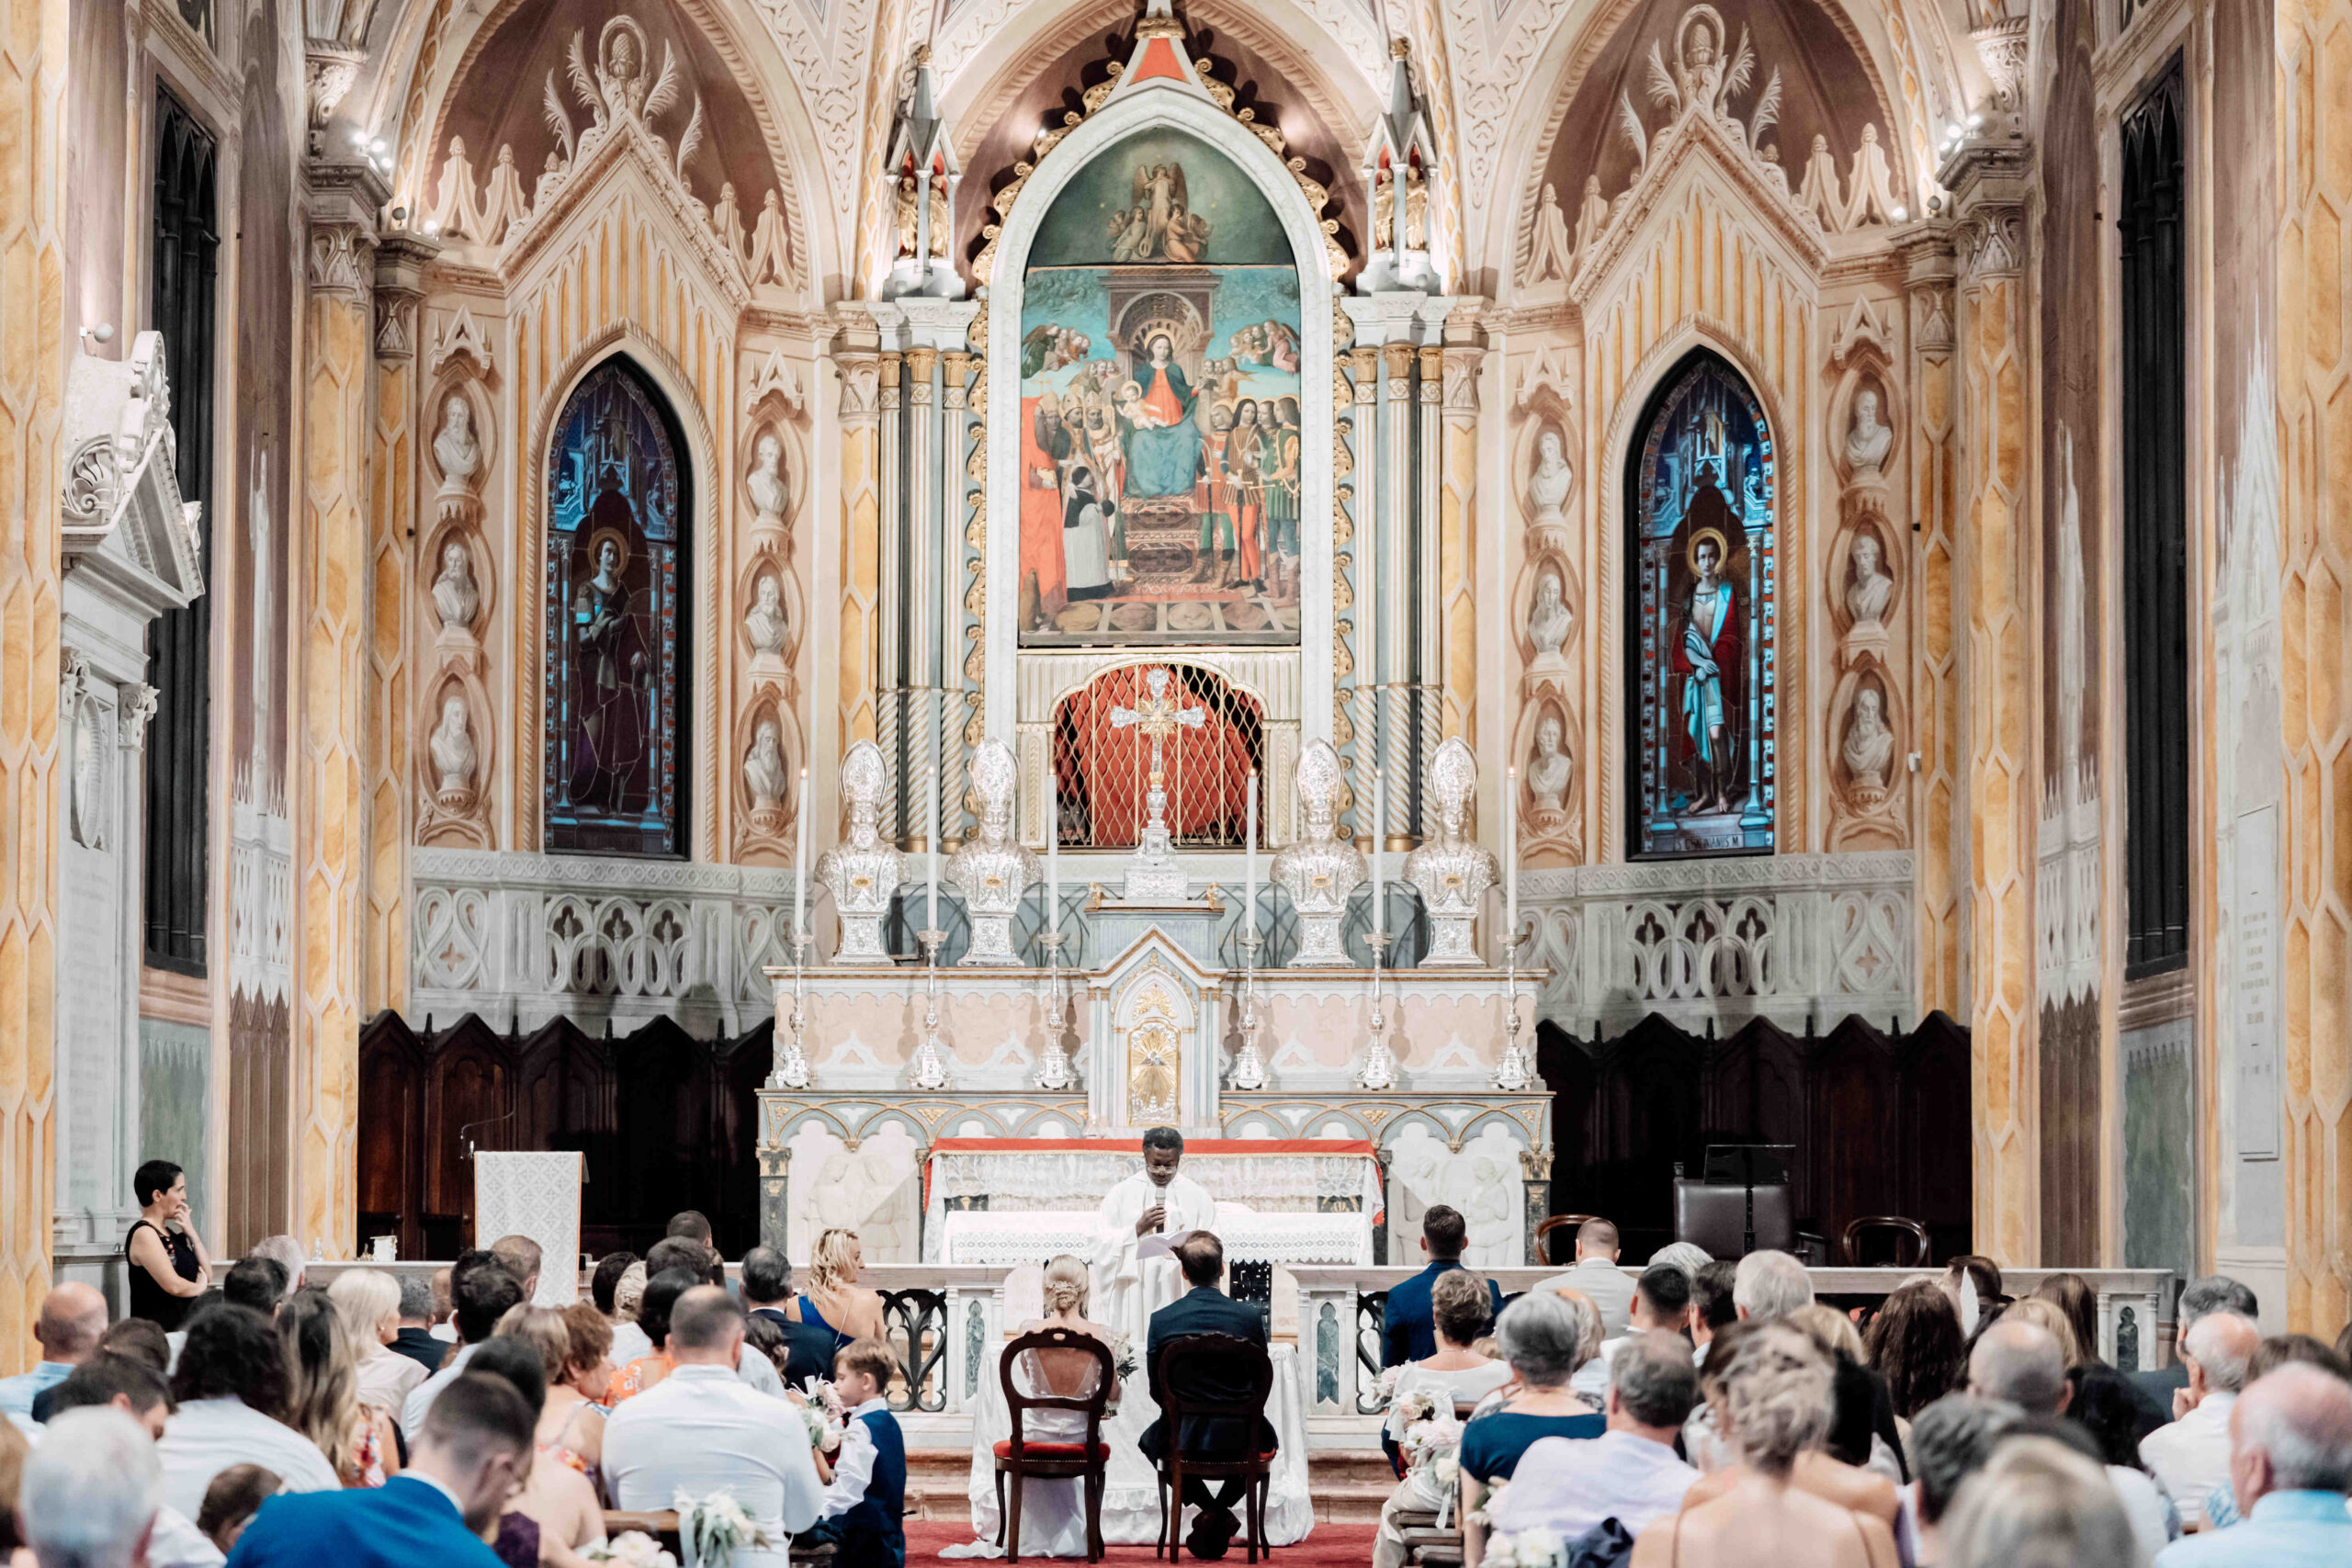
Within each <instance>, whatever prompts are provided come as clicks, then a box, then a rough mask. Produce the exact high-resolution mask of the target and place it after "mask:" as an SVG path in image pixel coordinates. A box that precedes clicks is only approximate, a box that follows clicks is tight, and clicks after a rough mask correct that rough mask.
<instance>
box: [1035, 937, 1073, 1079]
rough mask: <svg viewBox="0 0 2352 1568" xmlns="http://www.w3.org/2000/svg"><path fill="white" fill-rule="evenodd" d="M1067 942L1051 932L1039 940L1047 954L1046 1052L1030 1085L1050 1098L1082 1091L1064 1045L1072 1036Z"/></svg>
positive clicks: (1041, 994)
mask: <svg viewBox="0 0 2352 1568" xmlns="http://www.w3.org/2000/svg"><path fill="white" fill-rule="evenodd" d="M1066 940H1068V939H1067V938H1065V937H1064V936H1063V935H1062V933H1061V932H1059V931H1045V932H1042V933H1040V934H1039V936H1038V938H1037V945H1038V946H1040V947H1042V948H1044V949H1045V950H1046V980H1045V985H1044V987H1043V988H1042V989H1041V990H1040V991H1039V993H1038V998H1037V999H1038V1001H1039V1002H1040V1003H1041V1004H1042V1005H1043V1007H1044V1010H1045V1014H1046V1048H1045V1049H1044V1050H1043V1051H1040V1052H1039V1053H1038V1054H1037V1070H1036V1072H1035V1074H1034V1075H1032V1077H1030V1079H1029V1081H1030V1082H1031V1083H1033V1084H1035V1085H1036V1086H1037V1087H1038V1088H1039V1089H1044V1090H1045V1091H1046V1093H1048V1094H1057V1093H1059V1092H1060V1091H1061V1090H1063V1089H1075V1088H1077V1087H1078V1070H1077V1069H1076V1068H1075V1067H1073V1066H1070V1060H1069V1049H1068V1048H1067V1047H1066V1046H1064V1045H1063V1044H1062V1037H1063V1036H1064V1035H1065V1034H1067V1033H1069V980H1068V979H1067V977H1065V976H1064V975H1063V974H1062V970H1061V964H1060V958H1061V949H1062V943H1063V942H1065V941H1066Z"/></svg>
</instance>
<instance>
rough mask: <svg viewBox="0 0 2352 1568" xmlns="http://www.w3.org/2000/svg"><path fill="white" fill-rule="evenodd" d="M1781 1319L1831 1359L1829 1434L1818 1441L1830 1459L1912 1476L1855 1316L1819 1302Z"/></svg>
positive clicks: (1893, 1476) (1892, 1477)
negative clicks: (1864, 1360)
mask: <svg viewBox="0 0 2352 1568" xmlns="http://www.w3.org/2000/svg"><path fill="white" fill-rule="evenodd" d="M1781 1321H1783V1322H1785V1323H1786V1324H1788V1325H1789V1326H1790V1327H1792V1328H1794V1329H1796V1330H1798V1331H1799V1332H1801V1333H1803V1334H1804V1335H1805V1336H1806V1337H1809V1338H1810V1339H1812V1341H1813V1342H1814V1343H1815V1345H1817V1346H1819V1347H1820V1348H1821V1353H1822V1354H1823V1355H1825V1356H1827V1357H1828V1358H1829V1364H1830V1372H1831V1375H1832V1377H1833V1378H1834V1379H1835V1383H1834V1392H1833V1393H1832V1394H1831V1395H1830V1405H1831V1411H1830V1417H1829V1437H1828V1438H1827V1440H1826V1442H1824V1443H1823V1444H1822V1448H1823V1450H1824V1451H1826V1453H1828V1454H1829V1455H1830V1457H1831V1458H1833V1459H1836V1460H1838V1461H1842V1462H1844V1463H1847V1464H1850V1465H1858V1466H1860V1467H1862V1468H1864V1469H1869V1470H1875V1471H1877V1472H1880V1473H1881V1474H1883V1475H1884V1476H1885V1477H1886V1478H1887V1479H1888V1480H1889V1481H1892V1482H1894V1483H1895V1484H1897V1485H1898V1486H1899V1485H1902V1484H1903V1483H1906V1482H1908V1481H1909V1480H1910V1479H1911V1472H1909V1471H1908V1470H1907V1469H1905V1466H1904V1461H1903V1434H1902V1432H1901V1431H1900V1430H1899V1429H1898V1428H1897V1427H1895V1424H1894V1400H1893V1399H1892V1398H1890V1397H1889V1396H1888V1394H1887V1392H1886V1380H1885V1379H1883V1378H1882V1377H1880V1376H1879V1375H1878V1374H1877V1373H1876V1372H1873V1371H1871V1370H1870V1369H1869V1368H1868V1367H1866V1366H1864V1365H1863V1364H1862V1337H1861V1334H1860V1332H1859V1331H1858V1330H1857V1329H1856V1328H1855V1327H1854V1320H1853V1319H1852V1318H1850V1317H1848V1316H1847V1315H1846V1314H1844V1313H1842V1312H1839V1311H1838V1309H1837V1308H1835V1307H1831V1306H1824V1305H1823V1304H1822V1303H1819V1302H1815V1303H1811V1304H1809V1305H1806V1306H1801V1307H1799V1308H1797V1310H1796V1311H1794V1312H1792V1313H1791V1314H1789V1315H1788V1316H1787V1317H1786V1318H1784V1319H1782V1320H1781Z"/></svg>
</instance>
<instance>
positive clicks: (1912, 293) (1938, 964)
mask: <svg viewBox="0 0 2352 1568" xmlns="http://www.w3.org/2000/svg"><path fill="white" fill-rule="evenodd" d="M1904 260H1905V268H1906V279H1905V297H1906V299H1907V300H1908V309H1909V311H1910V328H1911V330H1910V334H1909V336H1910V346H1911V385H1912V389H1913V392H1912V397H1911V399H1910V412H1911V441H1910V446H1909V450H1910V454H1911V516H1912V520H1913V521H1914V522H1915V523H1916V524H1917V526H1918V531H1917V534H1915V535H1914V536H1913V544H1912V549H1911V559H1912V567H1913V570H1914V572H1915V573H1916V574H1917V576H1916V581H1917V584H1918V587H1917V591H1916V593H1915V596H1914V598H1913V601H1912V602H1913V603H1914V604H1916V605H1917V606H1919V608H1918V610H1917V618H1916V620H1915V621H1914V623H1913V624H1914V625H1915V626H1917V641H1916V643H1915V644H1914V647H1915V649H1917V653H1916V656H1915V659H1914V662H1913V667H1912V669H1913V673H1912V696H1911V715H1912V734H1913V736H1914V737H1915V741H1916V744H1917V750H1918V752H1919V795H1918V812H1919V817H1918V829H1917V832H1918V839H1917V845H1918V848H1917V865H1918V868H1919V869H1918V927H1919V975H1918V983H1919V1001H1918V1010H1919V1011H1920V1013H1921V1014H1922V1015H1924V1014H1926V1013H1928V1012H1929V1011H1931V1010H1937V1009H1941V1010H1943V1011H1945V1012H1947V1013H1950V1014H1951V1015H1952V1016H1953V1017H1955V1018H1961V1017H1964V1016H1966V1014H1965V1012H1964V1011H1963V1006H1964V1004H1963V1002H1962V989H1961V967H1962V965H1961V915H1960V890H1961V889H1962V887H1964V886H1967V883H1968V846H1969V832H1968V809H1967V804H1968V803H1967V796H1966V795H1965V793H1964V792H1963V790H1962V785H1961V772H1960V770H1961V752H1960V741H1961V734H1960V710H1961V692H1960V682H1961V654H1960V647H1959V643H1958V642H1957V640H1956V639H1955V637H1954V630H1955V628H1954V626H1953V623H1952V606H1953V605H1954V604H1955V603H1957V600H1956V598H1955V594H1956V592H1957V589H1958V584H1957V583H1956V582H1955V581H1953V574H1952V567H1953V558H1954V553H1955V543H1954V536H1955V534H1956V532H1957V529H1958V525H1959V517H1958V511H1957V508H1958V503H1959V499H1960V498H1959V479H1958V466H1959V460H1960V453H1959V412H1960V411H1959V409H1958V408H1957V407H1956V406H1955V405H1954V402H1953V397H1952V361H1953V355H1954V352H1955V348H1956V344H1955V343H1954V341H1953V335H1952V333H1953V329H1952V309H1953V300H1952V271H1953V263H1952V253H1951V238H1950V236H1949V235H1946V234H1943V233H1940V232H1938V231H1922V233H1921V237H1920V238H1919V240H1917V242H1916V243H1912V244H1909V245H1907V246H1906V247H1905V251H1904Z"/></svg>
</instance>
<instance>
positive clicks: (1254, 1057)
mask: <svg viewBox="0 0 2352 1568" xmlns="http://www.w3.org/2000/svg"><path fill="white" fill-rule="evenodd" d="M1265 940H1266V939H1265V938H1263V937H1261V936H1260V935H1259V934H1258V933H1257V932H1256V931H1245V932H1243V933H1242V937H1241V1044H1240V1046H1239V1048H1238V1049H1237V1050H1236V1051H1235V1052H1234V1053H1233V1072H1232V1075H1231V1076H1230V1077H1227V1079H1226V1087H1227V1088H1228V1089H1240V1090H1244V1091H1247V1090H1250V1089H1263V1088H1265V1087H1266V1064H1265V1062H1264V1061H1263V1060H1262V1059H1261V1058H1260V1056H1259V1055H1258V949H1259V948H1260V947H1261V946H1263V945H1264V943H1265Z"/></svg>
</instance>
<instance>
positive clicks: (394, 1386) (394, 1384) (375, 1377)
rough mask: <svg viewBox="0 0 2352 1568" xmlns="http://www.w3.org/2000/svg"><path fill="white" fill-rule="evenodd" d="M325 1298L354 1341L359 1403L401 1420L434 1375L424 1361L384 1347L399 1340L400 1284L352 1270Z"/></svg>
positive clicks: (383, 1276) (340, 1276)
mask: <svg viewBox="0 0 2352 1568" xmlns="http://www.w3.org/2000/svg"><path fill="white" fill-rule="evenodd" d="M327 1300H328V1301H330V1302H332V1303H334V1314H335V1316H336V1317H338V1318H340V1319H342V1320H343V1331H344V1332H345V1334H347V1335H349V1336H350V1337H351V1350H352V1354H353V1355H355V1356H356V1357H357V1358H358V1361H357V1364H356V1367H355V1369H354V1372H355V1375H356V1380H357V1382H356V1391H357V1393H358V1395H359V1403H360V1404H371V1405H373V1406H375V1407H376V1408H377V1409H379V1410H381V1411H385V1412H387V1413H388V1414H390V1415H391V1416H394V1417H395V1418H397V1417H398V1416H399V1415H400V1413H401V1406H402V1405H403V1404H407V1403H408V1396H409V1395H410V1394H412V1393H415V1392H416V1385H417V1384H419V1383H421V1382H424V1380H425V1379H426V1378H427V1377H430V1376H431V1375H432V1374H431V1373H429V1372H427V1371H425V1370H424V1362H422V1361H419V1360H415V1359H412V1358H410V1357H407V1356H401V1355H397V1354H395V1353H394V1352H393V1351H391V1350H390V1349H388V1348H386V1347H388V1346H390V1344H391V1342H392V1341H393V1340H395V1339H397V1338H399V1337H400V1332H401V1282H400V1281H399V1280H396V1279H394V1278H393V1277H392V1276H391V1275H390V1274H388V1273H386V1272H384V1271H383V1270H382V1269H349V1270H346V1271H345V1272H344V1273H341V1274H338V1275H336V1276H335V1278H334V1283H333V1284H331V1285H329V1286H328V1287H327Z"/></svg>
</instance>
